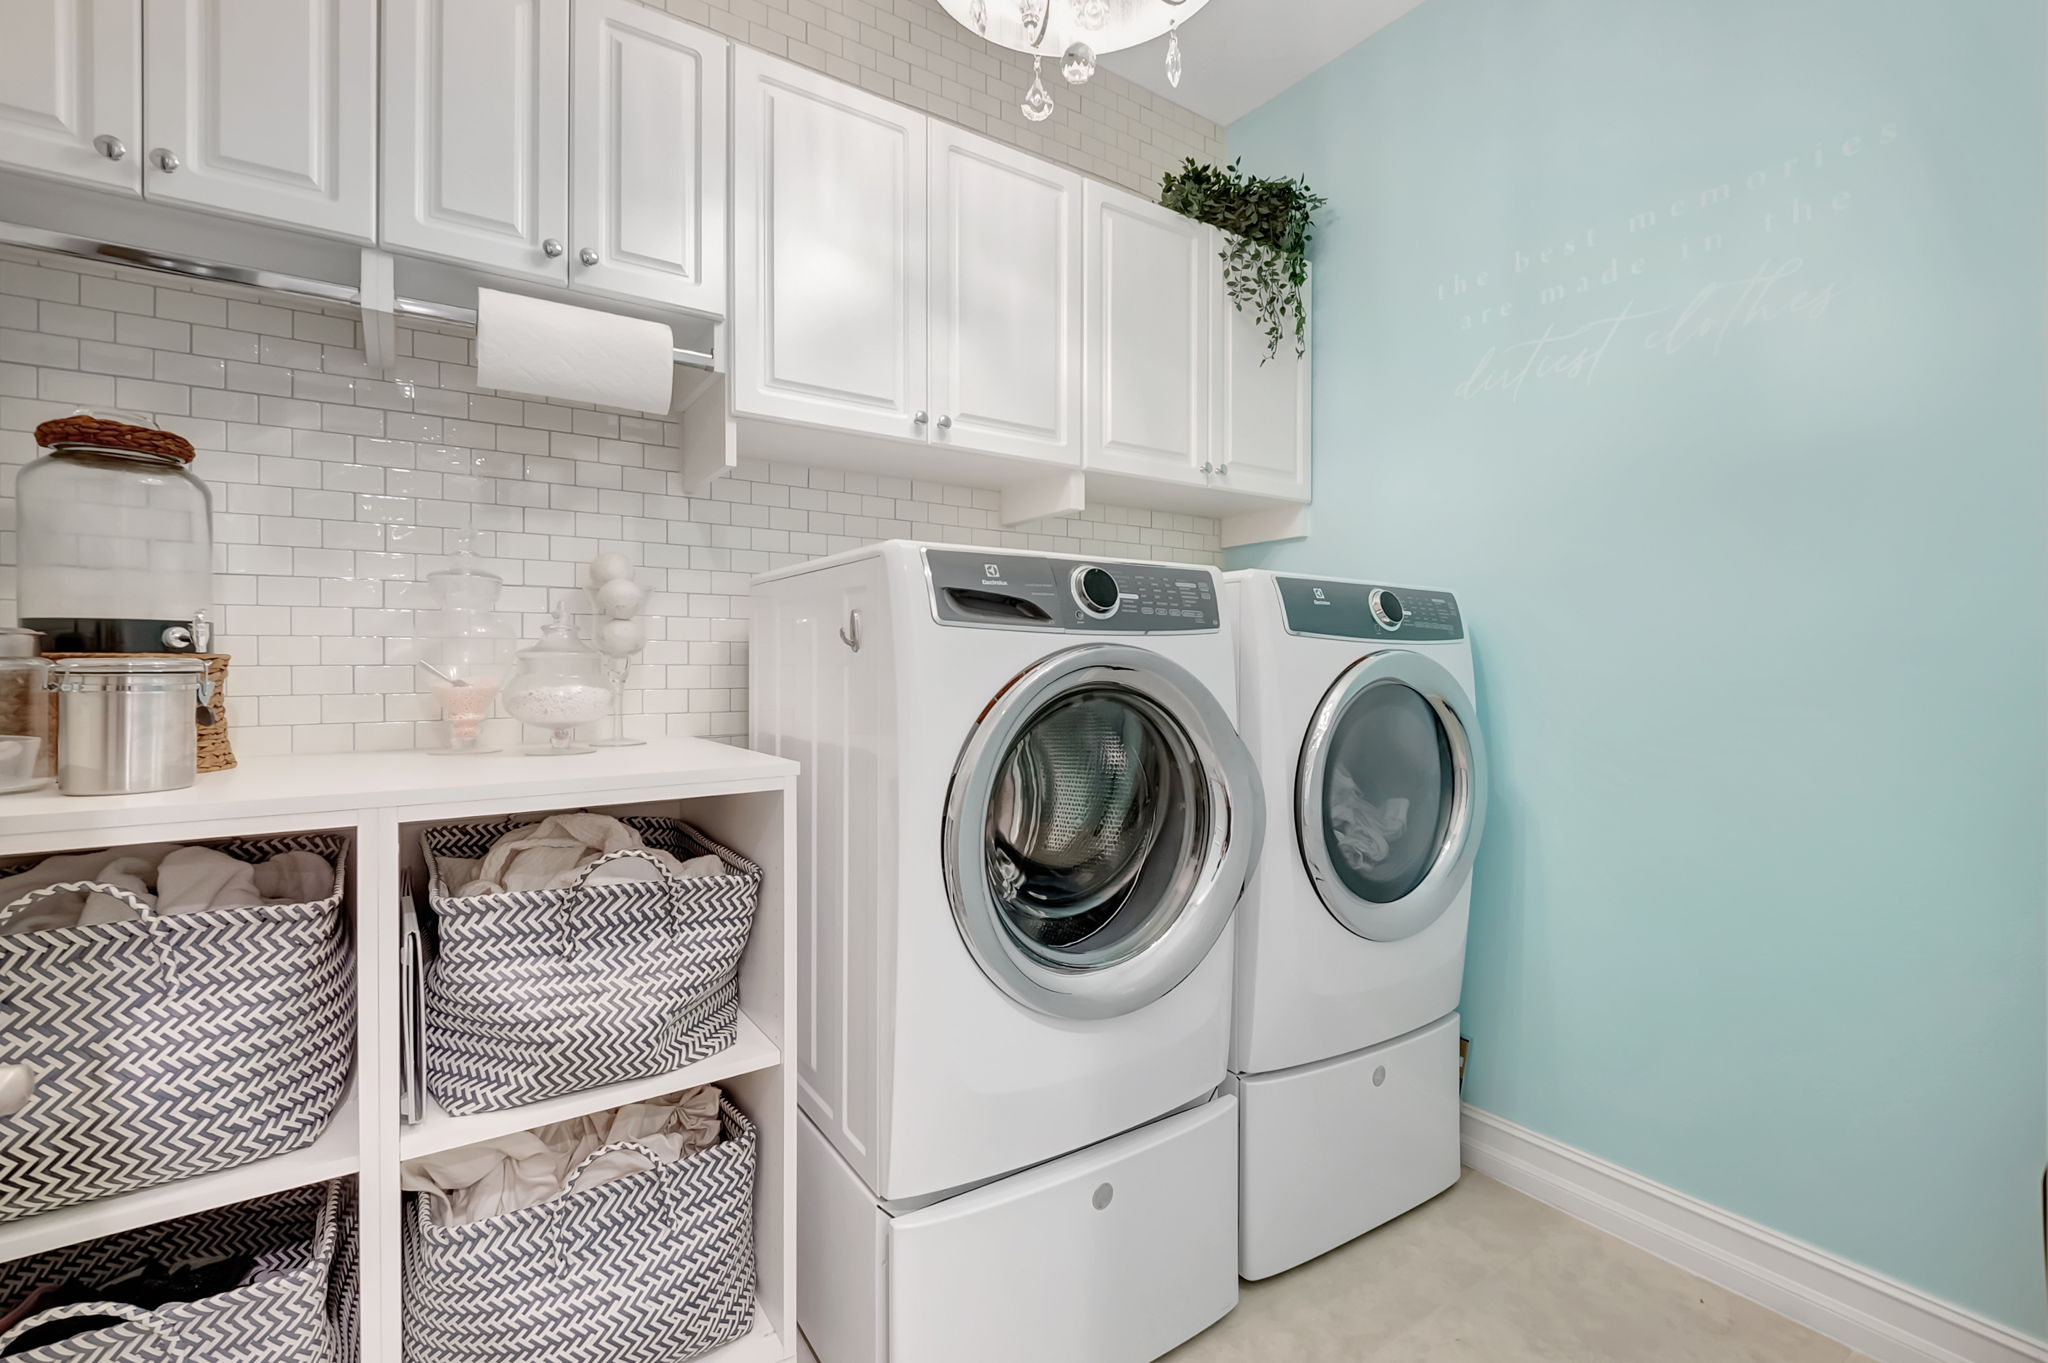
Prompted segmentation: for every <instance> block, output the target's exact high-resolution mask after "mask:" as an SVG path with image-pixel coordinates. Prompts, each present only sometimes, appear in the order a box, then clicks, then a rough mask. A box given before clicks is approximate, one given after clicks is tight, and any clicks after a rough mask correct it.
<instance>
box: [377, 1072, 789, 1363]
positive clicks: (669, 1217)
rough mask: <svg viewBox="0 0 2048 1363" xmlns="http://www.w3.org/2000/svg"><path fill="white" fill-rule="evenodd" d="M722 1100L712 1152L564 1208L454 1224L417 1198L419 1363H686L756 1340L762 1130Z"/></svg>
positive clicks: (409, 1280)
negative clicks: (719, 1136)
mask: <svg viewBox="0 0 2048 1363" xmlns="http://www.w3.org/2000/svg"><path fill="white" fill-rule="evenodd" d="M719 1107H720V1111H721V1113H722V1114H723V1116H724V1119H725V1139H724V1140H722V1141H720V1142H719V1143H718V1144H717V1145H714V1146H712V1147H711V1148H710V1149H709V1150H706V1151H703V1152H702V1153H700V1154H697V1155H693V1156H691V1157H690V1158H688V1159H684V1160H677V1161H675V1162H674V1163H671V1164H656V1165H654V1166H653V1167H652V1168H650V1169H646V1170H643V1171H642V1172H640V1173H637V1174H629V1175H627V1176H625V1177H623V1178H619V1179H614V1180H613V1181H611V1182H609V1183H604V1184H600V1185H599V1186H597V1187H595V1188H591V1189H588V1190H586V1191H582V1192H575V1193H570V1194H568V1195H567V1196H564V1197H559V1198H556V1199H555V1200H554V1201H552V1202H543V1203H541V1204H539V1205H538V1206H533V1207H527V1208H524V1209H522V1210H519V1211H514V1212H507V1213H505V1214H504V1215H502V1216H493V1217H487V1218H485V1219H484V1220H482V1221H476V1222H472V1223H471V1224H469V1225H466V1226H443V1225H440V1224H438V1223H437V1222H436V1220H435V1217H434V1206H433V1203H432V1201H431V1200H430V1199H428V1198H425V1197H420V1196H414V1197H413V1198H412V1199H411V1200H410V1202H409V1204H408V1206H407V1208H406V1214H405V1357H406V1363H534V1361H535V1360H539V1359H545V1360H547V1363H626V1361H627V1360H630V1363H680V1360H682V1359H686V1358H693V1357H695V1356H696V1355H698V1354H700V1353H703V1352H704V1351H705V1350H707V1349H713V1348H716V1347H717V1346H719V1345H721V1344H725V1343H728V1342H730V1341H732V1340H735V1339H738V1338H739V1337H740V1336H742V1335H744V1334H746V1333H747V1331H748V1329H749V1328H751V1326H752V1323H753V1316H754V1160H755V1152H754V1140H755V1138H754V1127H753V1124H752V1123H751V1122H749V1121H748V1120H747V1119H746V1117H745V1116H744V1115H743V1114H742V1113H741V1112H740V1110H739V1109H738V1108H736V1107H734V1106H733V1105H732V1104H731V1103H729V1102H721V1103H720V1105H719ZM632 1148H636V1147H635V1145H634V1143H633V1142H631V1141H622V1142H618V1143H616V1144H613V1145H609V1146H605V1147H603V1148H602V1149H601V1150H598V1151H594V1152H592V1154H591V1156H590V1159H595V1158H597V1156H598V1155H600V1154H604V1153H607V1152H610V1151H613V1150H618V1149H632ZM643 1153H644V1151H643ZM589 1162H590V1161H589V1160H585V1161H584V1163H585V1164H586V1165H587V1164H588V1163H589ZM578 1172H581V1171H580V1170H579V1171H578ZM572 1182H573V1180H572Z"/></svg>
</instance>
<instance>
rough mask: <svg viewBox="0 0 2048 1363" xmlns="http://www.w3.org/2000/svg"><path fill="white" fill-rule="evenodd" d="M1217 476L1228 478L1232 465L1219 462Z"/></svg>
mask: <svg viewBox="0 0 2048 1363" xmlns="http://www.w3.org/2000/svg"><path fill="white" fill-rule="evenodd" d="M1216 476H1217V477H1219V478H1228V477H1229V476H1230V465H1228V464H1218V465H1217V466H1216Z"/></svg>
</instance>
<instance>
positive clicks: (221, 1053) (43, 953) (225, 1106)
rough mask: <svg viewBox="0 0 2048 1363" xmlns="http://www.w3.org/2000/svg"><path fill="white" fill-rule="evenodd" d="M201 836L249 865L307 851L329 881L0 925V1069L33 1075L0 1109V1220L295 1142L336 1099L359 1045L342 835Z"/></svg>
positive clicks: (305, 1139)
mask: <svg viewBox="0 0 2048 1363" xmlns="http://www.w3.org/2000/svg"><path fill="white" fill-rule="evenodd" d="M213 845H214V846H216V847H217V848H218V849H219V850H220V851H223V852H226V853H227V854H228V855H230V856H233V857H236V858H238V859H240V860H243V861H250V862H260V861H263V860H266V859H268V858H269V857H272V856H274V855H276V854H277V853H280V852H289V851H294V850H298V849H304V850H307V851H313V852H318V853H319V854H320V855H321V856H323V857H325V858H327V860H328V862H329V863H330V864H332V865H333V866H334V868H335V870H334V893H333V894H331V895H329V896H328V897H327V898H325V899H322V900H319V901H317V902H314V903H310V904H271V905H260V906H255V907H250V908H235V909H209V910H206V911H203V912H198V913H179V914H167V915H162V916H146V917H141V918H136V919H131V920H129V921H127V922H121V923H99V924H94V925H91V926H87V927H72V928H55V929H52V930H50V931H47V932H29V933H14V934H7V935H0V1001H4V1004H5V1013H4V1014H0V1015H4V1016H5V1017H6V1025H5V1026H4V1027H0V1065H10V1064H12V1065H26V1066H28V1067H29V1068H30V1069H31V1070H33V1071H34V1074H35V1080H34V1090H33V1093H32V1094H31V1096H30V1098H29V1100H28V1102H27V1104H26V1105H25V1106H23V1107H22V1108H21V1109H20V1110H19V1111H17V1112H15V1113H14V1114H13V1115H11V1116H4V1117H0V1221H10V1220H14V1219H16V1218H18V1217H23V1216H29V1215H33V1214H35V1213H37V1212H45V1211H49V1210H51V1209H53V1208H56V1207H62V1206H66V1205H68V1204H70V1203H74V1202H89V1201H92V1200H93V1199H95V1198H102V1197H109V1196H112V1195H113V1194H115V1193H125V1192H131V1191H133V1190H134V1189H137V1188H147V1187H151V1186H153V1185H155V1184H159V1183H169V1182H172V1181H173V1180H176V1179H181V1178H190V1177H192V1176H193V1175H195V1174H206V1173H212V1172H213V1171H214V1170H216V1169H227V1168H231V1167H233V1166H235V1165H240V1164H247V1163H249V1162H251V1161H253V1160H259V1159H264V1158H266V1157H268V1156H271V1155H281V1154H283V1153H285V1152H286V1151H289V1150H297V1149H300V1148H301V1147H303V1146H307V1145H310V1144H312V1143H313V1142H314V1141H315V1140H317V1139H318V1138H319V1136H320V1133H321V1132H322V1131H324V1130H325V1129H326V1127H327V1123H328V1121H329V1120H330V1119H331V1118H332V1117H333V1116H334V1112H335V1109H336V1108H337V1107H339V1106H340V1105H341V1101H342V1098H343V1096H344V1095H345V1094H346V1093H347V1091H348V1073H349V1061H350V1057H351V1055H352V1054H353V1051H354V1046H355V979H354V972H353V970H352V969H351V959H352V958H351V954H350V951H349V939H348V933H347V931H346V929H345V926H344V924H343V921H342V911H341V898H342V866H343V864H344V860H345V855H346V852H347V843H346V842H345V841H344V840H343V839H341V838H338V837H326V836H318V835H308V836H299V837H285V838H270V839H265V840H261V841H240V842H227V843H217V844H213ZM82 887H83V885H82V883H81V884H79V885H73V886H67V887H63V888H82ZM116 893H117V894H118V893H124V892H120V891H116ZM0 912H4V911H0Z"/></svg>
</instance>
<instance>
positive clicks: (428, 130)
mask: <svg viewBox="0 0 2048 1363" xmlns="http://www.w3.org/2000/svg"><path fill="white" fill-rule="evenodd" d="M342 2H343V3H344V4H347V5H349V6H351V7H353V6H356V5H360V4H363V3H365V0H342ZM383 107H384V157H383V163H384V164H383V170H384V193H383V208H384V211H383V223H384V228H383V239H384V241H385V242H386V243H387V244H389V245H391V246H395V247H400V248H403V249H406V250H411V251H418V252H421V253H423V254H426V255H435V256H441V257H444V258H446V259H450V260H455V261H458V262H465V263H468V264H472V265H477V266H481V267H482V268H484V269H487V270H493V271H496V272H498V273H501V274H511V275H520V276H523V277H525V278H528V279H533V280H537V281H542V282H546V283H550V284H563V283H566V282H567V281H568V277H569V261H568V250H569V248H568V237H569V118H568V108H569V0H384V100H383Z"/></svg>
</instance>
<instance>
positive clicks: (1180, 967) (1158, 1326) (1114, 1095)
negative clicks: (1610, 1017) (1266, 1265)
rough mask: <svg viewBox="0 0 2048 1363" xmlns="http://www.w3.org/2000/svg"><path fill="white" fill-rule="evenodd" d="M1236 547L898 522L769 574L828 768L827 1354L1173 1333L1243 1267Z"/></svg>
mask: <svg viewBox="0 0 2048 1363" xmlns="http://www.w3.org/2000/svg"><path fill="white" fill-rule="evenodd" d="M1220 597H1221V582H1220V577H1219V575H1218V574H1217V573H1216V572H1215V570H1213V569H1210V568H1201V567H1178V566H1170V565H1160V564H1151V563H1119V562H1105V561H1102V560H1084V559H1078V558H1067V557H1057V556H1049V555H1043V554H1031V553H1017V552H1011V551H1008V550H987V549H967V548H955V547H950V546H940V545H919V544H909V543H902V542H896V543H889V544H883V545H878V546H875V547H873V548H870V549H864V550H860V551H857V552H854V553H849V554H843V555H839V556H837V557H835V558H830V559H824V560H820V561H818V562H816V563H811V564H806V565H803V566H801V567H797V568H792V569H789V570H787V571H784V572H777V573H771V574H768V575H766V576H764V577H761V578H759V579H757V580H756V582H755V584H754V589H753V607H752V609H753V624H752V642H751V645H750V661H751V668H752V676H751V680H750V687H751V700H752V712H753V741H754V744H755V746H756V747H758V748H762V749H764V750H767V751H772V752H776V753H780V754H782V755H784V756H787V757H792V758H795V759H796V760H798V761H799V762H801V763H802V764H803V777H802V779H801V780H800V781H799V783H798V789H799V797H798V810H799V813H798V827H797V829H796V840H797V858H796V860H797V865H798V867H799V874H800V875H801V877H802V882H801V884H800V885H799V887H798V897H799V904H800V909H799V917H798V924H799V927H798V943H797V959H798V966H797V970H798V992H799V995H800V1003H801V1006H800V1010H799V1011H800V1017H801V1022H800V1027H801V1035H800V1036H798V1037H795V1038H791V1039H790V1042H791V1046H792V1050H793V1051H794V1054H795V1058H796V1063H797V1083H798V1090H799V1095H800V1100H801V1107H802V1110H803V1113H804V1121H803V1122H801V1123H800V1124H799V1126H800V1133H799V1138H798V1139H799V1148H798V1179H799V1186H800V1188H801V1202H800V1208H799V1221H800V1229H799V1234H798V1242H799V1249H798V1254H799V1264H800V1274H801V1280H800V1291H799V1300H798V1316H799V1319H800V1320H801V1322H802V1324H803V1326H804V1330H805V1333H806V1335H807V1336H808V1337H809V1339H810V1341H811V1344H812V1346H813V1347H814V1348H815V1349H816V1350H817V1353H818V1356H819V1358H820V1360H822V1363H959V1361H960V1360H962V1359H969V1358H971V1359H975V1360H977V1363H1026V1360H1030V1363H1042V1360H1044V1359H1048V1358H1059V1359H1063V1360H1073V1361H1074V1363H1143V1360H1147V1359H1151V1358H1154V1357H1156V1356H1157V1355H1159V1354H1160V1353H1163V1352H1165V1351H1166V1350H1168V1349H1170V1348H1172V1347H1173V1346H1174V1345H1176V1344H1178V1343H1180V1342H1181V1341H1182V1340H1184V1339H1186V1338H1188V1337H1190V1336H1192V1335H1194V1334H1195V1333H1197V1332H1199V1331H1200V1330H1202V1329H1203V1328H1205V1327H1206V1326H1208V1325H1209V1324H1210V1323H1212V1322H1213V1321H1215V1320H1216V1319H1217V1318H1219V1317H1220V1316H1222V1315H1223V1314H1224V1313H1225V1312H1227V1311H1228V1310H1229V1309H1230V1308H1231V1306H1232V1305H1233V1304H1234V1303H1235V1301H1236V1292H1237V1287H1236V1282H1237V1279H1236V1214H1237V1213H1236V1188H1235V1184H1236V1160H1237V1153H1236V1149H1237V1116H1236V1105H1235V1101H1234V1100H1233V1099H1232V1098H1230V1097H1229V1096H1228V1095H1222V1094H1219V1089H1220V1088H1221V1087H1222V1085H1223V1084H1224V1082H1225V1079H1226V1074H1227V1067H1228V1059H1229V1040H1230V1020H1231V1008H1232V975H1231V951H1232V940H1231V937H1230V934H1229V932H1228V931H1227V929H1228V927H1229V923H1230V919H1231V914H1232V911H1233V910H1234V909H1235V907H1236V905H1237V901H1238V898H1239V896H1240V895H1241V893H1242V891H1243V889H1244V886H1245V884H1246V882H1247V880H1248V879H1249V877H1250V874H1251V871H1252V869H1253V866H1254V864H1255V862H1256V859H1257V856H1258V853H1259V848H1260V846H1261V840H1262V837H1263V833H1264V819H1263V808H1264V804H1263V793H1262V791H1261V789H1260V786H1259V782H1258V777H1257V773H1256V772H1254V771H1253V769H1252V766H1251V759H1250V754H1249V752H1248V751H1247V750H1246V748H1245V745H1244V744H1243V742H1242V741H1241V740H1240V739H1239V737H1238V735H1237V732H1236V730H1235V729H1234V727H1233V725H1232V716H1233V713H1234V707H1235V704H1236V686H1235V669H1236V657H1235V652H1234V650H1233V648H1232V644H1231V640H1230V638H1229V636H1228V635H1227V633H1226V632H1225V630H1224V627H1223V624H1222V618H1221V601H1220Z"/></svg>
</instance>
